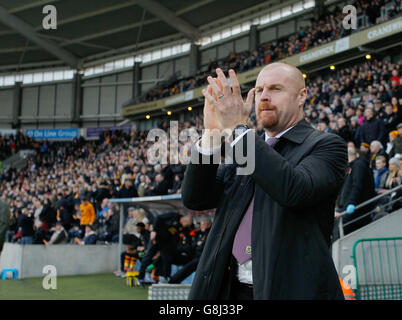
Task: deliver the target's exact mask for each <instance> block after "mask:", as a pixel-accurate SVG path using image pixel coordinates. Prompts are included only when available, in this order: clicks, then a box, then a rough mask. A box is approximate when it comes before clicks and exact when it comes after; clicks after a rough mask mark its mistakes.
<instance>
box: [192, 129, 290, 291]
mask: <svg viewBox="0 0 402 320" xmlns="http://www.w3.org/2000/svg"><path fill="white" fill-rule="evenodd" d="M293 127H294V126H291V127H289V128H287V129H286V130H284V131H282V132H280V133H278V134H277V135H276V136H275V138H277V139H279V138H280V137H281V136H282V135H284V134H285V133H286V132H288V131H289V130H290V129H292V128H293ZM250 130H253V129H247V130H246V131H244V132H243V133H242V134H241V135H239V136H238V137H237V138H236V139H235V140H234V141H233V142H232V143H231V144H230V145H231V147H233V146H234V145H235V144H236V143H237V142H238V141H239V140H240V139H241V138H242V137H243V136H244V135H245V134H246V133H247V132H249V131H250ZM268 139H269V136H268V135H267V133H266V132H265V141H267V140H268ZM200 142H201V139H200V140H198V141H197V143H196V145H195V146H196V149H197V151H198V152H199V153H201V154H203V155H208V156H210V155H213V154H215V153H216V152H219V151H220V149H221V148H220V147H217V148H213V149H210V150H205V149H202V147H201V146H200ZM252 270H253V265H252V261H251V259H250V260H247V261H246V262H245V263H243V264H240V263H238V268H237V278H238V279H239V281H240V282H241V283H247V284H253V271H252Z"/></svg>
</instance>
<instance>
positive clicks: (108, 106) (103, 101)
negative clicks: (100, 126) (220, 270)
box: [100, 86, 116, 114]
mask: <svg viewBox="0 0 402 320" xmlns="http://www.w3.org/2000/svg"><path fill="white" fill-rule="evenodd" d="M115 104H116V86H112V87H101V97H100V114H113V113H114V109H115Z"/></svg>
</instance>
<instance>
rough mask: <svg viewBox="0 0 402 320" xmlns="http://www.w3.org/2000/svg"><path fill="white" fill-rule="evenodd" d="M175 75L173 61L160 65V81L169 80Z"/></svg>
mask: <svg viewBox="0 0 402 320" xmlns="http://www.w3.org/2000/svg"><path fill="white" fill-rule="evenodd" d="M172 75H173V60H170V61H167V62H162V63H160V64H159V76H158V77H159V79H161V78H162V79H168V78H170V77H171V76H172Z"/></svg>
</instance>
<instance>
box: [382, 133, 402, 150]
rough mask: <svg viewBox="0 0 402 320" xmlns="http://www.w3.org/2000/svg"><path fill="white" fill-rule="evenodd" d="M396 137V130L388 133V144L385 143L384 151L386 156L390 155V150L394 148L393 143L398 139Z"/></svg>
mask: <svg viewBox="0 0 402 320" xmlns="http://www.w3.org/2000/svg"><path fill="white" fill-rule="evenodd" d="M398 135H399V133H398V131H397V130H394V131H391V132H390V133H389V139H388V140H389V142H387V148H386V149H385V152H386V153H387V154H388V155H389V154H390V152H391V150H392V148H393V146H394V142H395V140H396V138H398Z"/></svg>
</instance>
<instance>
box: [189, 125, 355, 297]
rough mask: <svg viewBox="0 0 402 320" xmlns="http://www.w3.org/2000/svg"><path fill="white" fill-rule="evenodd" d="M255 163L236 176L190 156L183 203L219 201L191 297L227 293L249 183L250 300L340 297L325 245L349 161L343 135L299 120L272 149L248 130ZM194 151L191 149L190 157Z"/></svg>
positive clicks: (231, 168) (200, 205) (201, 206)
mask: <svg viewBox="0 0 402 320" xmlns="http://www.w3.org/2000/svg"><path fill="white" fill-rule="evenodd" d="M247 136H249V138H251V139H253V141H255V155H256V157H255V170H254V172H253V173H252V174H251V175H248V176H244V175H243V176H242V175H236V164H234V165H217V164H194V162H192V163H190V164H189V166H188V168H187V171H186V174H185V178H184V181H183V190H182V197H183V203H184V205H185V206H186V207H187V208H189V209H193V210H205V209H211V208H215V207H216V208H217V210H216V214H215V219H214V223H213V225H212V228H211V232H210V233H209V236H208V239H207V242H206V244H205V248H204V251H203V254H202V256H201V260H200V263H199V265H198V268H197V273H196V276H195V279H194V282H193V285H192V288H191V292H190V296H189V298H190V299H228V298H229V292H230V284H231V280H232V279H231V277H233V268H232V267H231V260H232V254H231V252H232V246H233V240H234V236H235V233H236V231H237V228H238V226H239V224H240V221H241V219H242V216H243V214H244V213H245V211H246V209H247V206H248V204H249V203H250V201H251V199H252V196H253V193H254V189H255V200H254V213H253V222H252V239H251V242H252V243H251V245H252V262H253V263H252V266H253V283H254V287H253V290H254V299H343V294H342V289H341V287H340V283H339V279H338V276H337V273H336V269H335V267H334V264H333V260H332V258H331V255H330V252H329V245H330V235H331V232H332V228H333V222H334V208H335V200H336V198H337V194H338V192H339V190H340V188H341V187H342V183H343V181H344V177H345V173H346V166H347V148H346V143H345V141H344V140H343V139H342V138H340V137H339V136H337V135H334V134H329V133H323V132H319V131H317V130H314V129H313V128H312V127H311V126H310V125H309V124H308V123H307V122H306V121H305V120H302V121H300V122H299V123H298V124H297V125H296V126H295V127H294V128H292V129H291V130H289V131H288V132H286V133H285V134H284V135H283V136H282V137H281V138H280V140H279V142H278V143H277V144H276V145H275V147H274V149H272V148H271V147H270V146H268V145H267V144H266V143H265V140H264V136H258V135H256V134H255V131H254V130H251V131H249V132H248V133H247V134H246V135H245V136H244V137H243V138H242V139H243V141H245V139H247ZM199 156H200V155H199V154H198V153H197V151H196V149H195V148H193V150H192V158H193V159H195V158H196V157H199Z"/></svg>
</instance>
